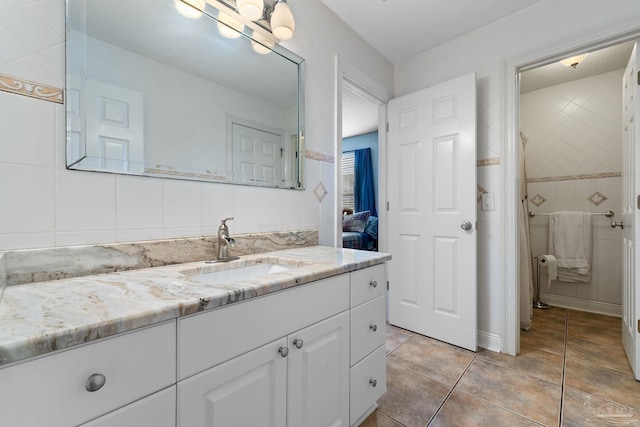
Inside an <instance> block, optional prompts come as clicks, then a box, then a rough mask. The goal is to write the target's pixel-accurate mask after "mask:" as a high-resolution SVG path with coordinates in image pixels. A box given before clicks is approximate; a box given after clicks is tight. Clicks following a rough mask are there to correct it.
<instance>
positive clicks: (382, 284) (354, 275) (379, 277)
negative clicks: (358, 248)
mask: <svg viewBox="0 0 640 427" xmlns="http://www.w3.org/2000/svg"><path fill="white" fill-rule="evenodd" d="M386 292H387V269H386V264H379V265H376V266H373V267H369V268H365V269H362V270H356V271H353V272H351V307H355V306H357V305H359V304H362V303H363V302H366V301H369V300H371V299H373V298H376V297H379V296H380V295H385V293H386Z"/></svg>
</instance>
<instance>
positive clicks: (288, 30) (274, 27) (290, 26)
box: [270, 0, 296, 40]
mask: <svg viewBox="0 0 640 427" xmlns="http://www.w3.org/2000/svg"><path fill="white" fill-rule="evenodd" d="M270 23H271V32H272V33H273V35H274V36H276V37H277V38H278V39H280V40H289V39H290V38H291V37H293V32H294V31H295V29H296V23H295V21H294V19H293V14H292V13H291V9H290V8H289V5H288V4H287V0H276V1H275V4H274V6H273V12H271V22H270Z"/></svg>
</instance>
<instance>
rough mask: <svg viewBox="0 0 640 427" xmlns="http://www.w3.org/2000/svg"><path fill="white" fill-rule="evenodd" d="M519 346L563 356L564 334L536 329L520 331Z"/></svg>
mask: <svg viewBox="0 0 640 427" xmlns="http://www.w3.org/2000/svg"><path fill="white" fill-rule="evenodd" d="M520 344H521V345H523V346H525V345H526V346H527V347H532V348H535V349H538V350H544V351H549V352H551V353H555V354H560V355H562V354H564V334H556V333H553V332H548V331H539V330H536V329H530V330H528V331H520Z"/></svg>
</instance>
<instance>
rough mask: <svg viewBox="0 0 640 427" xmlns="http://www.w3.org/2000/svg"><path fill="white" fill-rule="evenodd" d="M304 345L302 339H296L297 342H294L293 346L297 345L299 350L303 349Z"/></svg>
mask: <svg viewBox="0 0 640 427" xmlns="http://www.w3.org/2000/svg"><path fill="white" fill-rule="evenodd" d="M303 344H304V341H302V340H301V339H300V338H296V339H295V340H293V345H295V346H296V348H297V349H298V350H300V349H301V348H302V345H303Z"/></svg>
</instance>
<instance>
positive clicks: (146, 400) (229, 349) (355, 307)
mask: <svg viewBox="0 0 640 427" xmlns="http://www.w3.org/2000/svg"><path fill="white" fill-rule="evenodd" d="M389 259H390V256H389V255H387V254H382V253H368V252H363V251H353V250H349V249H337V248H326V247H309V248H301V249H295V250H285V251H278V252H272V253H267V254H260V255H251V256H246V257H242V258H241V259H240V260H238V261H232V262H230V263H225V264H223V265H221V264H205V263H204V262H199V263H189V264H181V265H173V266H165V267H156V268H152V269H143V270H135V271H129V272H123V273H112V274H106V275H97V276H88V277H82V278H75V279H63V280H59V281H55V282H43V283H34V284H29V285H18V286H13V287H10V288H9V289H8V290H7V297H8V300H13V301H16V300H21V301H26V300H27V299H28V298H34V299H35V300H34V301H33V305H34V307H35V308H36V310H34V313H31V315H30V316H24V315H23V314H24V313H22V314H21V315H20V316H17V318H16V319H14V320H15V321H14V322H13V323H12V319H8V321H7V319H4V318H3V329H4V325H9V328H12V327H13V329H12V330H13V331H16V332H17V331H18V330H20V331H21V332H20V334H18V333H16V336H14V338H13V339H12V338H11V337H10V335H11V333H8V334H7V335H8V336H5V337H2V335H4V332H2V333H0V357H2V362H3V365H0V411H1V413H2V418H3V424H4V423H5V422H6V423H7V425H20V426H42V425H45V424H46V425H47V426H74V425H83V426H93V427H96V426H100V427H107V426H109V427H111V426H114V427H115V426H118V427H121V426H136V427H140V426H143V427H144V426H154V427H155V426H160V427H164V426H167V427H168V426H180V427H198V426H203V427H204V426H211V425H213V426H230V425H233V426H256V425H260V426H296V427H298V426H311V425H323V426H325V425H358V424H359V423H360V422H361V421H362V420H363V419H364V418H365V417H366V416H367V415H368V414H369V413H371V412H372V411H373V410H374V409H375V407H376V403H375V402H376V400H377V399H378V398H379V397H380V396H381V395H382V394H383V393H384V392H385V390H386V366H385V346H384V343H385V330H386V328H385V320H386V300H385V294H386V266H385V261H387V260H389ZM263 267H266V268H263ZM274 267H279V268H274ZM231 270H235V271H231ZM230 271H231V273H230ZM245 271H246V272H254V271H255V273H246V274H244V273H243V272H245ZM243 274H244V276H243ZM247 274H248V275H247ZM236 279H238V280H236ZM206 282H208V283H206ZM92 283H93V288H92ZM80 284H81V285H82V286H78V285H80ZM65 285H67V286H65ZM46 286H55V287H56V288H55V289H54V288H51V291H52V292H51V295H49V296H48V297H44V299H45V300H47V299H49V298H51V299H59V298H60V297H62V294H64V292H66V291H65V289H67V288H68V289H70V290H71V291H70V292H73V290H75V291H76V295H73V296H69V303H70V305H75V306H76V307H77V305H78V304H79V301H81V300H84V303H85V306H84V307H83V308H82V309H80V310H79V311H74V310H73V309H72V307H68V308H69V310H68V312H67V313H66V314H65V313H49V312H48V311H47V308H46V307H47V304H43V301H38V300H37V298H43V297H42V292H46V291H47V288H46ZM20 288H22V289H20ZM79 289H84V291H81V292H80V294H81V295H77V292H78V290H79ZM82 292H84V295H82ZM141 292H142V293H144V294H145V295H147V296H149V300H148V301H145V300H138V301H134V302H132V301H131V300H129V299H128V298H137V297H139V296H140V295H141ZM52 295H57V296H52ZM6 302H7V301H4V302H3V304H4V303H6ZM122 305H125V306H128V307H125V308H122V307H121V306H122ZM134 306H137V310H138V312H136V311H135V309H134ZM92 310H100V311H101V313H100V318H101V320H100V322H98V323H99V324H95V325H94V326H95V327H87V322H86V319H83V318H81V317H78V314H79V313H80V312H82V311H85V312H86V313H90V312H92ZM0 313H3V312H2V311H0ZM27 317H30V320H26V319H27ZM89 317H91V316H89ZM109 319H111V321H109ZM109 322H110V324H109ZM29 323H30V326H29ZM129 326H133V327H129ZM82 330H85V331H87V332H86V333H79V331H82ZM38 331H40V334H38ZM92 331H94V332H92ZM43 332H44V335H43V334H42V333H43ZM29 334H31V335H29ZM18 335H21V336H22V337H23V338H17V336H18ZM102 335H109V336H108V337H105V338H101V336H102ZM78 340H83V341H87V342H86V343H84V344H80V343H76V342H75V341H78ZM65 343H70V345H69V346H68V347H67V348H65V349H58V348H59V347H61V346H64V345H65ZM34 408H38V409H37V410H34Z"/></svg>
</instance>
